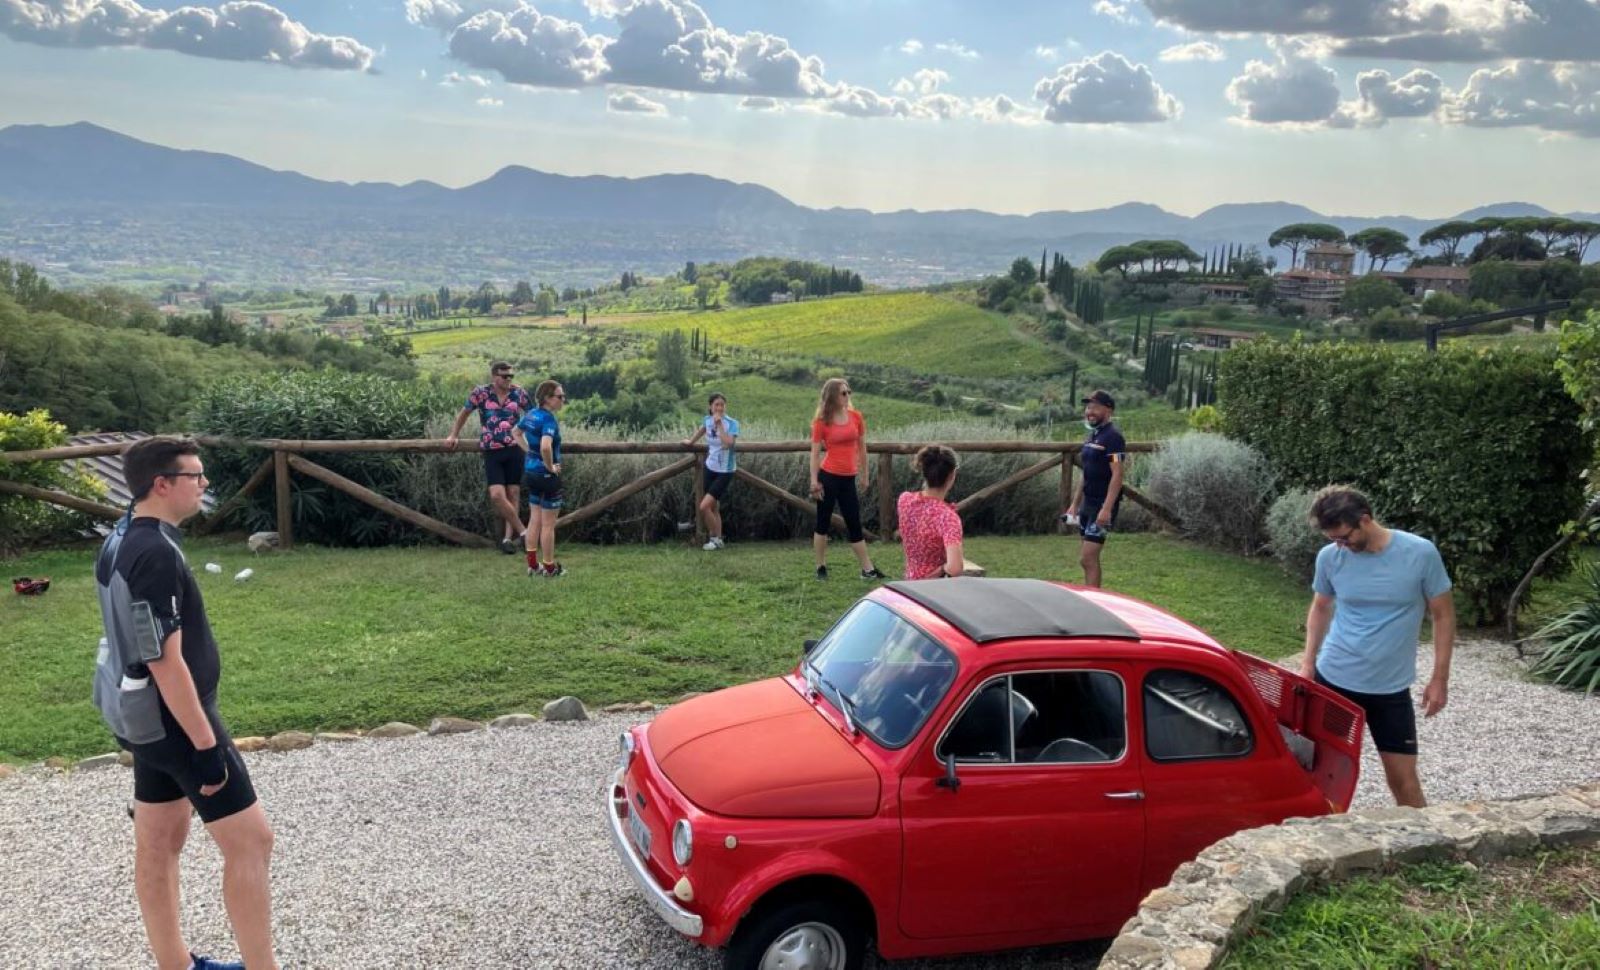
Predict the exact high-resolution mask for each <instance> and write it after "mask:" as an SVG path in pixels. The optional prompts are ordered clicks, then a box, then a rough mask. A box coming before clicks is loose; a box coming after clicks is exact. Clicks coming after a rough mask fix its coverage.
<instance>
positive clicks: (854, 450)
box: [811, 377, 889, 579]
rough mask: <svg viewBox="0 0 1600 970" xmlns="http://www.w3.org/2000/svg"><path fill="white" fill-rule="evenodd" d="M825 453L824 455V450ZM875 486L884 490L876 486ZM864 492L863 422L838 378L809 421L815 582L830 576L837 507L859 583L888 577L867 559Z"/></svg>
mask: <svg viewBox="0 0 1600 970" xmlns="http://www.w3.org/2000/svg"><path fill="white" fill-rule="evenodd" d="M824 448H825V449H826V450H827V455H826V457H824V456H823V454H822V452H823V449H824ZM878 487H880V488H888V487H889V486H888V483H886V482H880V483H879V485H878ZM866 490H867V421H866V419H865V418H863V417H862V416H861V412H860V411H857V410H856V409H855V408H853V407H851V406H850V385H849V384H848V383H846V382H845V380H844V378H842V377H835V378H831V379H830V380H828V381H827V382H825V383H824V384H823V385H822V394H821V397H820V400H819V401H818V402H817V413H816V416H815V417H814V418H813V419H812V421H811V495H812V497H814V498H815V499H816V500H817V523H816V528H815V529H813V530H812V536H811V549H812V551H813V552H814V553H815V554H816V558H817V578H818V579H827V578H828V527H829V525H830V524H831V523H832V520H833V510H834V507H835V506H837V507H838V509H839V514H840V515H841V516H843V517H844V524H845V530H846V532H847V533H848V535H849V539H850V551H852V552H854V553H855V554H856V562H857V563H858V564H859V565H860V566H861V578H862V579H886V578H888V577H886V576H884V574H883V573H881V572H879V571H878V567H876V566H874V565H873V564H872V559H871V557H869V556H868V555H867V537H866V533H865V532H863V531H862V529H861V494H860V493H861V492H864V491H866Z"/></svg>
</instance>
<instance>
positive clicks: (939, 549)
mask: <svg viewBox="0 0 1600 970" xmlns="http://www.w3.org/2000/svg"><path fill="white" fill-rule="evenodd" d="M913 462H914V464H916V466H917V471H919V472H921V473H922V480H923V482H924V483H925V484H924V485H923V488H922V490H921V491H918V492H901V493H900V502H899V505H898V510H899V516H900V541H901V542H902V543H903V544H904V545H905V550H906V578H907V579H933V578H936V577H940V576H959V575H961V570H962V567H963V565H964V564H965V562H966V560H965V559H964V558H963V557H962V554H961V516H959V515H957V514H956V508H955V506H954V505H951V504H950V503H949V502H947V501H945V496H946V495H948V494H950V488H951V486H953V485H955V483H956V453H955V452H953V451H951V450H950V449H949V448H946V447H945V446H944V445H928V446H927V447H926V448H923V449H922V450H921V451H919V452H917V456H916V458H915V459H913Z"/></svg>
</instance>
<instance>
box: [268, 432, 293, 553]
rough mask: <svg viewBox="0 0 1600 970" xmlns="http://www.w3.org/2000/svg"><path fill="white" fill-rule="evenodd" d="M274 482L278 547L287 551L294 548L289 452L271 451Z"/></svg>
mask: <svg viewBox="0 0 1600 970" xmlns="http://www.w3.org/2000/svg"><path fill="white" fill-rule="evenodd" d="M272 471H273V479H274V484H275V485H276V486H277V489H278V548H279V549H280V550H281V551H284V552H287V551H289V550H290V549H293V548H294V504H293V502H292V501H291V497H290V495H289V453H288V452H285V451H274V452H273V453H272Z"/></svg>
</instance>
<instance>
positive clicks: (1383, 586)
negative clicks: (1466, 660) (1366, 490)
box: [1300, 485, 1456, 808]
mask: <svg viewBox="0 0 1600 970" xmlns="http://www.w3.org/2000/svg"><path fill="white" fill-rule="evenodd" d="M1311 523H1312V525H1314V526H1315V527H1316V528H1318V529H1319V530H1321V532H1322V534H1323V535H1325V536H1327V537H1328V538H1329V539H1332V540H1333V544H1332V545H1327V546H1323V547H1322V551H1321V552H1319V553H1317V570H1316V576H1315V578H1314V579H1312V581H1311V590H1312V593H1313V596H1312V598H1311V610H1310V612H1309V613H1307V614H1306V652H1305V655H1304V657H1303V659H1302V660H1301V663H1300V674H1301V676H1303V677H1306V678H1307V679H1315V680H1316V681H1317V683H1319V684H1325V685H1327V686H1328V687H1331V688H1332V689H1334V690H1336V691H1338V692H1339V693H1340V694H1342V695H1343V696H1345V697H1347V698H1349V699H1350V700H1351V701H1353V702H1354V703H1356V704H1358V705H1360V707H1361V709H1362V710H1363V711H1365V712H1366V715H1367V729H1368V731H1369V732H1371V734H1372V743H1373V745H1374V746H1375V747H1377V749H1378V757H1379V759H1380V760H1381V761H1382V762H1383V774H1384V779H1385V780H1386V781H1388V783H1389V791H1391V792H1393V793H1394V800H1395V803H1396V804H1398V805H1411V806H1414V807H1416V808H1422V807H1423V806H1424V805H1426V804H1427V801H1426V799H1424V798H1423V795H1422V780H1421V778H1419V777H1418V775H1417V716H1416V711H1415V709H1414V708H1413V706H1412V703H1411V685H1412V683H1413V682H1414V681H1415V680H1416V679H1417V638H1418V637H1419V635H1420V634H1421V633H1422V616H1423V614H1424V612H1426V613H1427V615H1428V617H1429V619H1430V620H1431V621H1432V623H1433V675H1432V676H1431V677H1430V678H1429V679H1428V686H1427V687H1426V688H1424V689H1423V691H1422V713H1423V716H1424V717H1432V716H1433V715H1435V714H1437V713H1439V712H1440V711H1441V710H1443V709H1444V705H1445V702H1446V700H1447V699H1448V697H1449V683H1450V655H1451V653H1452V652H1453V651H1454V649H1455V636H1456V608H1455V603H1454V601H1453V600H1452V599H1451V598H1450V576H1449V575H1448V574H1447V573H1446V572H1445V570H1444V560H1442V559H1441V558H1439V550H1438V549H1437V548H1436V547H1435V546H1434V544H1433V543H1431V542H1429V541H1428V540H1427V539H1424V538H1422V537H1421V536H1417V535H1412V534H1411V533H1409V532H1402V531H1400V530H1399V529H1386V528H1384V527H1383V526H1382V525H1379V524H1378V523H1377V522H1375V521H1374V520H1373V518H1372V503H1370V502H1368V501H1367V497H1366V496H1365V495H1362V494H1361V493H1360V492H1358V491H1356V490H1355V489H1353V488H1345V487H1343V486H1339V485H1335V486H1330V487H1328V488H1325V489H1323V490H1322V491H1321V492H1318V493H1317V496H1316V498H1315V499H1314V500H1313V501H1312V503H1311Z"/></svg>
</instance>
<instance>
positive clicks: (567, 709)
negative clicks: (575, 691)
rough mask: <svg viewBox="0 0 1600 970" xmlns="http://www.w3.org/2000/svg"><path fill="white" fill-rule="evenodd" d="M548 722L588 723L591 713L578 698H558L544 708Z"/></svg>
mask: <svg viewBox="0 0 1600 970" xmlns="http://www.w3.org/2000/svg"><path fill="white" fill-rule="evenodd" d="M544 719H545V720H546V721H587V720H588V719H589V712H588V711H586V710H584V709H583V701H580V700H578V699H577V698H576V697H572V696H567V697H558V698H556V699H555V700H553V701H551V702H550V703H548V704H546V705H545V706H544Z"/></svg>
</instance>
